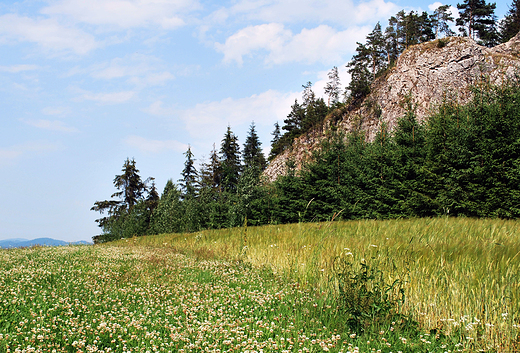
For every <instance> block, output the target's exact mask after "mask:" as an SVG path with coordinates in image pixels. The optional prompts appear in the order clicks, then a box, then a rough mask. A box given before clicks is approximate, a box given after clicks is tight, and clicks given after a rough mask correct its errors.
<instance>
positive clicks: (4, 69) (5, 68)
mask: <svg viewBox="0 0 520 353" xmlns="http://www.w3.org/2000/svg"><path fill="white" fill-rule="evenodd" d="M39 68H40V67H39V66H38V65H12V66H0V71H1V72H9V73H13V74H16V73H18V72H24V71H33V70H38V69H39Z"/></svg>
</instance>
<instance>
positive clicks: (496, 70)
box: [265, 33, 520, 180]
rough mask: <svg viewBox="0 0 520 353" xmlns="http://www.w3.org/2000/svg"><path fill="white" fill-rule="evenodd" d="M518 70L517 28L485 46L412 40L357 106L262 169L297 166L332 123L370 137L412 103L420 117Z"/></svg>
mask: <svg viewBox="0 0 520 353" xmlns="http://www.w3.org/2000/svg"><path fill="white" fill-rule="evenodd" d="M518 73H520V33H519V34H518V35H517V36H516V37H514V38H513V39H511V40H510V41H509V42H507V43H504V44H501V45H499V46H496V47H494V48H486V47H483V46H480V45H478V44H477V43H476V42H475V41H473V40H472V39H469V38H463V37H451V38H444V39H439V40H435V41H432V42H428V43H423V44H418V45H415V46H413V47H410V48H408V49H407V50H406V51H405V52H403V53H402V54H401V56H400V57H399V59H398V61H397V63H396V65H395V66H394V67H393V68H391V69H390V70H388V72H387V73H386V74H385V75H384V76H383V77H380V78H378V79H377V80H376V81H375V82H374V83H373V85H372V89H371V93H370V95H369V96H368V97H367V98H365V100H364V102H363V103H362V104H361V105H359V107H357V108H352V107H346V108H344V109H343V111H342V112H340V111H337V112H335V113H333V114H332V115H331V116H330V117H329V118H328V119H327V120H326V122H325V124H324V126H323V127H321V128H320V129H318V130H315V131H311V132H309V133H307V134H305V135H302V136H300V137H299V138H297V139H296V140H295V141H294V142H293V145H292V147H291V148H289V149H287V150H286V151H284V153H282V154H280V155H279V156H277V157H276V158H275V159H274V160H273V161H271V163H270V165H269V167H268V168H267V170H266V171H265V175H266V177H267V178H268V179H269V180H275V179H276V178H277V177H278V176H279V175H281V174H284V173H285V172H286V163H287V161H288V160H289V159H291V160H294V161H295V162H296V165H297V168H299V167H300V166H301V164H302V162H304V161H307V160H309V158H311V154H312V151H313V150H315V149H317V148H319V145H320V141H322V140H323V139H324V138H326V136H327V135H328V133H327V132H328V131H329V130H330V129H331V127H332V126H334V128H335V129H339V130H343V131H352V129H361V130H362V131H364V132H365V133H366V135H367V138H368V139H373V138H374V136H375V134H376V132H377V130H378V128H379V126H380V124H381V123H382V122H385V123H386V124H387V126H389V128H390V129H393V128H394V127H395V126H396V122H397V119H398V118H400V117H402V116H403V115H404V114H405V112H406V109H407V106H408V105H409V104H407V103H406V102H410V103H412V105H413V107H414V109H415V112H416V116H417V117H418V119H419V120H421V119H424V118H425V117H427V116H428V115H430V114H431V113H432V112H434V111H435V109H436V107H438V105H439V104H440V103H441V102H442V101H443V100H445V99H450V100H455V101H457V102H459V103H465V102H467V101H468V100H469V99H470V98H471V90H470V87H471V86H472V85H475V84H477V83H478V82H479V81H481V80H483V79H485V80H489V82H490V83H492V84H500V83H501V82H503V81H504V80H506V79H507V78H508V77H513V76H514V75H515V74H518Z"/></svg>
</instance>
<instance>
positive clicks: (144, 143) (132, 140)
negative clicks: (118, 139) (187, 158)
mask: <svg viewBox="0 0 520 353" xmlns="http://www.w3.org/2000/svg"><path fill="white" fill-rule="evenodd" d="M124 143H125V144H127V145H129V146H131V147H134V148H137V149H138V150H140V151H141V152H146V153H161V152H165V151H177V152H184V151H186V149H187V148H188V145H186V144H184V143H181V142H178V141H174V140H163V141H161V140H149V139H146V138H144V137H141V136H135V135H132V136H128V137H127V138H126V139H125V140H124Z"/></svg>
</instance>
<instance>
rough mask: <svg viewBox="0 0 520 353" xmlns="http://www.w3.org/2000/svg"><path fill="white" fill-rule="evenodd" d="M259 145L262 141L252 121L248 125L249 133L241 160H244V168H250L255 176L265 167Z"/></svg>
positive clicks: (265, 163)
mask: <svg viewBox="0 0 520 353" xmlns="http://www.w3.org/2000/svg"><path fill="white" fill-rule="evenodd" d="M261 146H262V143H261V142H260V138H259V137H258V134H257V133H256V129H255V123H254V122H253V123H251V126H250V127H249V135H248V136H247V138H246V142H245V144H244V150H243V151H242V160H243V161H244V169H251V171H252V174H253V175H254V176H256V177H259V176H260V174H261V173H262V172H263V171H264V170H265V168H266V167H267V162H266V160H265V156H264V153H263V152H262V147H261Z"/></svg>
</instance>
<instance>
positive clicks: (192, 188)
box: [179, 146, 198, 198]
mask: <svg viewBox="0 0 520 353" xmlns="http://www.w3.org/2000/svg"><path fill="white" fill-rule="evenodd" d="M184 156H185V157H186V161H185V162H184V169H183V170H182V173H181V174H182V179H180V180H179V181H180V182H181V184H180V185H181V188H182V191H183V197H184V198H192V197H195V195H196V193H197V187H198V185H197V178H198V172H197V169H196V168H195V159H194V158H193V153H192V152H191V146H188V150H187V151H186V152H185V153H184Z"/></svg>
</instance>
